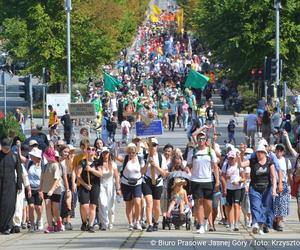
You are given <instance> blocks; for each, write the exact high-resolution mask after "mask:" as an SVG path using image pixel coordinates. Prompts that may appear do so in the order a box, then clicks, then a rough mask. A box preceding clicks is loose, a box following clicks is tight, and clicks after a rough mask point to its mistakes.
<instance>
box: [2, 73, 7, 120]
mask: <svg viewBox="0 0 300 250" xmlns="http://www.w3.org/2000/svg"><path fill="white" fill-rule="evenodd" d="M1 84H2V85H3V94H4V117H5V118H6V115H7V107H6V102H7V100H6V99H7V98H6V82H5V72H4V71H2V74H1Z"/></svg>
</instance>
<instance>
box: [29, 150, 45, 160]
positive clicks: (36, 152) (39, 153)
mask: <svg viewBox="0 0 300 250" xmlns="http://www.w3.org/2000/svg"><path fill="white" fill-rule="evenodd" d="M29 155H30V156H34V157H36V158H39V159H41V158H42V150H40V149H38V148H33V149H32V150H31V151H30V152H29Z"/></svg>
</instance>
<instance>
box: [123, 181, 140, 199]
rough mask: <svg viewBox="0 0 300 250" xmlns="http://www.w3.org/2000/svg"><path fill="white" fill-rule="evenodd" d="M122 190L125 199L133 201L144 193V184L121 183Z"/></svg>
mask: <svg viewBox="0 0 300 250" xmlns="http://www.w3.org/2000/svg"><path fill="white" fill-rule="evenodd" d="M121 191H122V194H123V199H124V201H131V200H132V199H134V198H141V197H142V195H143V193H142V184H140V185H136V186H130V185H126V184H123V183H121Z"/></svg>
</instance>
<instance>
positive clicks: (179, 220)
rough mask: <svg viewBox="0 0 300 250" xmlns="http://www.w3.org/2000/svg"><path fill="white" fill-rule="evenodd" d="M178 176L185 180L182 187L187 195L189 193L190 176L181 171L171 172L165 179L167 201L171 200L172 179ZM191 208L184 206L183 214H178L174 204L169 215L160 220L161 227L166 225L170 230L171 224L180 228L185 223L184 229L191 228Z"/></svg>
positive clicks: (177, 207)
mask: <svg viewBox="0 0 300 250" xmlns="http://www.w3.org/2000/svg"><path fill="white" fill-rule="evenodd" d="M177 178H180V179H182V180H184V181H185V185H184V189H185V190H186V193H187V195H189V194H190V184H191V183H190V176H189V175H188V174H187V173H186V172H183V171H174V172H171V173H170V175H169V177H168V179H167V189H168V190H167V192H168V203H170V200H171V193H172V186H173V183H174V180H175V179H177ZM191 218H192V210H191V208H190V207H189V206H186V207H185V208H184V215H182V214H180V209H179V205H178V204H176V205H175V207H174V209H173V210H172V211H171V214H170V217H164V218H163V221H162V228H163V229H166V227H168V228H169V230H171V227H172V224H173V225H174V227H175V229H180V227H181V226H182V225H184V224H185V228H186V230H191V224H192V222H191V221H192V220H191Z"/></svg>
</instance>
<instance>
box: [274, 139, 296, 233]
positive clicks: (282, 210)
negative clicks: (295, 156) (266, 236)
mask: <svg viewBox="0 0 300 250" xmlns="http://www.w3.org/2000/svg"><path fill="white" fill-rule="evenodd" d="M275 152H276V156H277V158H278V161H279V166H280V169H281V173H282V185H283V189H282V192H278V195H277V196H276V197H275V200H274V215H275V219H274V223H273V228H274V229H275V230H277V231H280V232H282V231H283V220H284V218H285V217H287V216H288V214H289V202H290V188H289V186H290V183H292V164H291V161H290V160H289V159H287V158H286V157H285V156H284V155H285V146H284V145H283V144H277V145H276V147H275Z"/></svg>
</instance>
